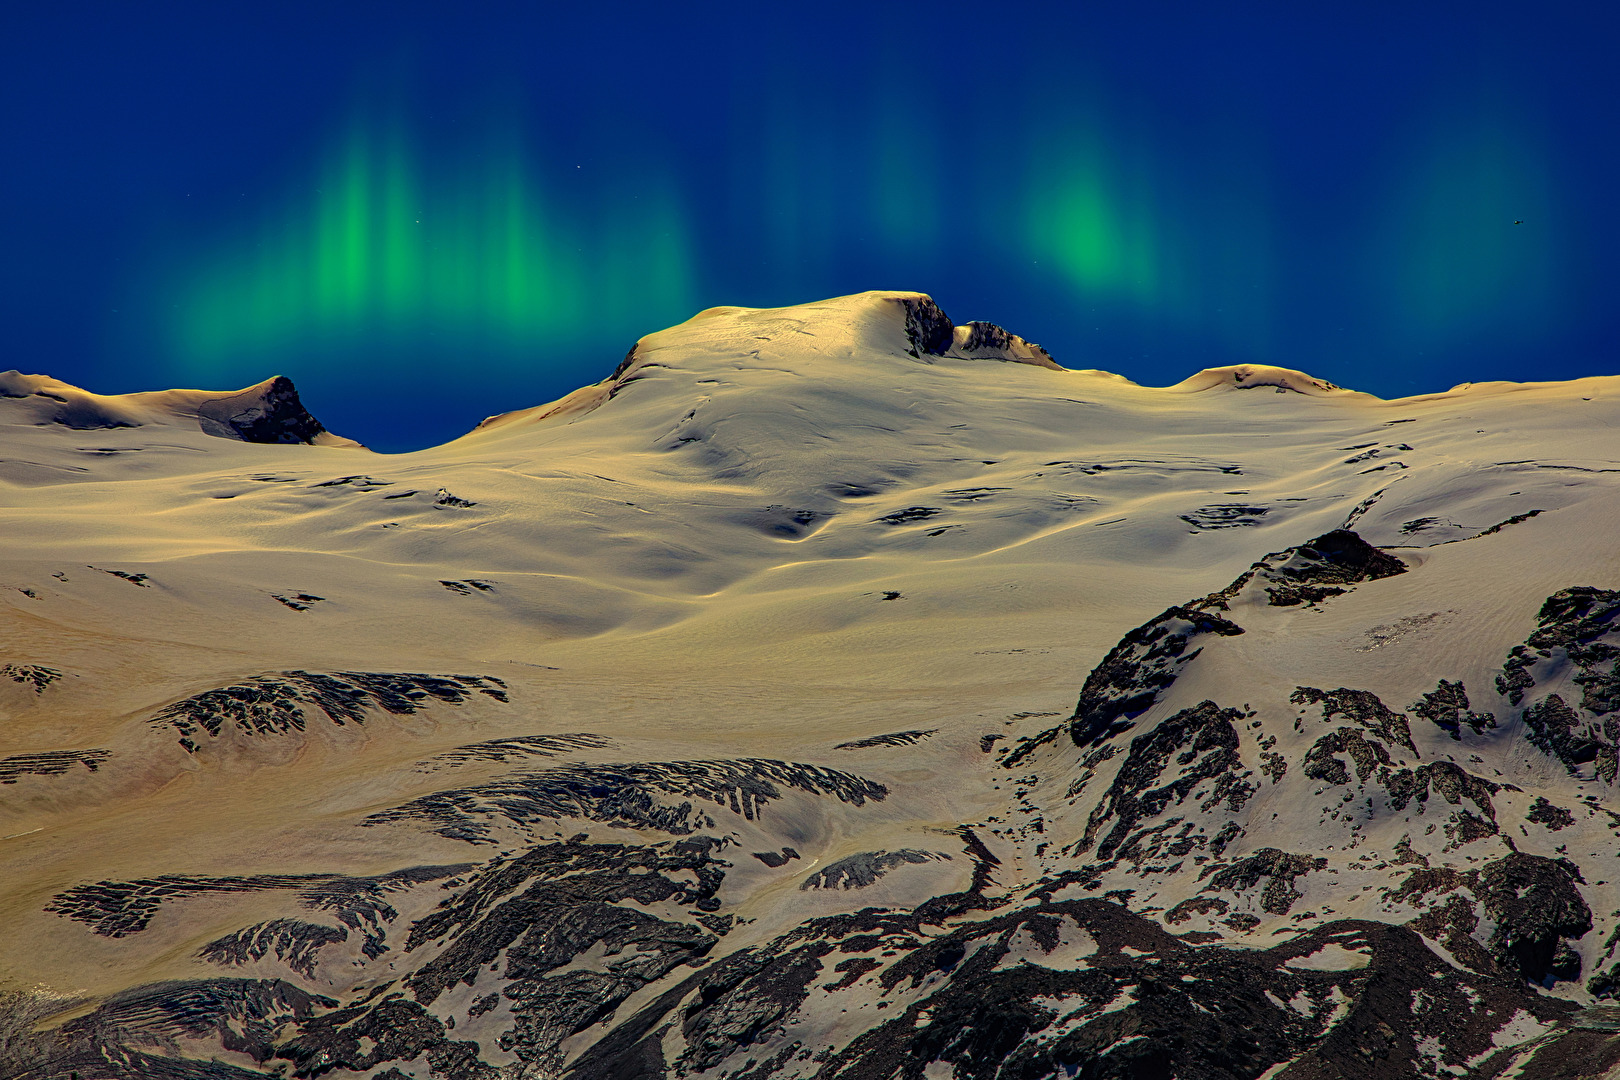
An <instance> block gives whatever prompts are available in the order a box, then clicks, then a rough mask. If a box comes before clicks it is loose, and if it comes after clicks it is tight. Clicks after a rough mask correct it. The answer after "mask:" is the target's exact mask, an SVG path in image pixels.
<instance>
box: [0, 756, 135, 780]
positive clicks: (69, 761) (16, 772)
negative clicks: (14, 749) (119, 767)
mask: <svg viewBox="0 0 1620 1080" xmlns="http://www.w3.org/2000/svg"><path fill="white" fill-rule="evenodd" d="M110 757H112V751H111V750H47V751H45V752H44V753H41V754H13V755H12V756H11V757H6V758H0V784H15V783H16V782H17V779H18V778H19V777H22V776H60V775H61V774H62V773H65V772H67V771H68V770H69V769H71V768H73V766H75V765H83V766H84V767H85V768H86V769H89V770H90V771H91V772H95V771H96V770H97V769H99V768H101V766H102V765H103V764H104V763H105V762H106V761H107V759H108V758H110Z"/></svg>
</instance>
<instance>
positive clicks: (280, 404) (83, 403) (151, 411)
mask: <svg viewBox="0 0 1620 1080" xmlns="http://www.w3.org/2000/svg"><path fill="white" fill-rule="evenodd" d="M0 401H6V402H7V403H8V405H9V409H8V411H9V412H11V414H12V415H13V416H18V417H20V418H21V419H22V420H23V422H24V423H28V424H32V425H40V426H43V425H47V424H56V425H60V426H62V427H66V428H70V429H72V430H75V431H90V430H97V429H105V428H132V427H144V426H146V425H148V424H155V425H167V424H185V423H187V422H194V423H196V425H197V427H198V428H199V429H200V430H201V431H202V432H203V433H204V434H207V435H213V436H215V437H216V438H221V439H234V440H236V441H238V442H251V443H305V444H316V443H318V444H320V445H323V446H358V445H359V443H356V442H355V441H354V440H352V439H345V438H343V437H342V436H340V435H334V434H332V433H331V432H330V431H327V430H326V426H325V425H324V424H322V423H321V422H320V421H319V420H317V419H316V418H315V417H314V416H313V415H311V414H310V412H309V410H308V409H306V408H304V405H303V402H302V401H300V400H299V398H298V389H297V387H295V386H294V385H293V381H292V380H291V379H289V378H287V377H286V376H285V375H274V376H272V377H270V378H268V379H266V380H264V381H263V382H261V383H256V384H255V385H253V386H249V387H245V388H243V389H241V390H226V391H218V390H157V391H148V392H143V393H135V394H93V393H91V392H90V391H88V390H83V389H81V388H79V387H77V386H73V385H72V384H70V383H65V382H61V381H60V380H57V379H53V378H50V377H49V376H47V375H25V374H23V373H22V372H20V371H15V370H13V371H5V372H0Z"/></svg>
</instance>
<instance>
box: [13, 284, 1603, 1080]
mask: <svg viewBox="0 0 1620 1080" xmlns="http://www.w3.org/2000/svg"><path fill="white" fill-rule="evenodd" d="M0 395H3V396H0V490H3V492H4V497H5V498H4V501H5V510H4V511H3V514H4V517H3V522H4V524H3V533H0V535H3V536H4V542H3V546H0V559H3V561H0V597H3V598H4V607H3V609H0V611H3V614H0V633H3V635H4V637H3V646H0V675H3V676H4V678H0V785H3V786H0V859H3V865H4V866H5V868H6V871H7V872H6V873H5V874H3V875H0V909H3V910H4V912H5V914H6V918H5V919H4V920H3V921H0V958H3V959H0V972H3V973H4V980H5V981H4V985H0V995H3V997H0V1003H3V1005H4V1016H3V1017H0V1075H3V1076H7V1077H13V1076H15V1077H30V1078H34V1077H38V1078H47V1077H50V1078H55V1077H65V1076H68V1075H69V1074H71V1073H78V1074H79V1075H80V1076H81V1077H84V1078H86V1080H89V1078H92V1077H108V1078H111V1077H147V1076H159V1077H175V1078H225V1077H250V1076H264V1075H291V1076H315V1075H332V1076H368V1077H372V1078H374V1080H384V1078H387V1080H399V1078H401V1077H419V1078H427V1077H454V1078H461V1077H469V1078H479V1080H484V1078H498V1077H499V1078H516V1077H525V1078H534V1077H556V1076H569V1077H575V1078H579V1080H585V1078H604V1080H605V1078H620V1077H654V1076H706V1077H722V1076H724V1077H730V1078H735V1080H742V1078H744V1077H749V1078H756V1080H759V1078H764V1077H768V1076H769V1077H775V1076H782V1077H827V1078H832V1077H839V1078H880V1077H881V1078H888V1077H894V1076H899V1077H905V1078H907V1080H916V1078H927V1080H936V1078H941V1077H956V1078H962V1080H966V1078H972V1080H990V1078H996V1080H1002V1078H1005V1080H1011V1078H1014V1077H1018V1078H1035V1077H1077V1076H1078V1077H1087V1078H1092V1077H1098V1078H1100V1077H1142V1078H1149V1077H1167V1076H1177V1077H1183V1078H1191V1077H1259V1076H1267V1077H1273V1078H1276V1077H1286V1078H1289V1080H1302V1078H1316V1077H1340V1076H1342V1077H1367V1076H1373V1077H1407V1076H1436V1077H1438V1076H1479V1077H1494V1076H1508V1075H1513V1076H1522V1077H1565V1076H1594V1077H1595V1076H1602V1075H1604V1074H1605V1072H1606V1071H1607V1070H1609V1069H1611V1068H1613V1067H1614V1066H1615V1065H1616V1064H1620V1010H1616V1009H1614V1008H1612V1007H1611V1006H1610V1005H1609V1004H1608V1002H1609V1001H1610V1000H1611V997H1612V995H1613V994H1614V993H1615V992H1616V991H1615V988H1616V986H1617V984H1620V945H1617V942H1620V921H1617V920H1620V911H1617V910H1616V909H1620V887H1617V884H1616V883H1620V849H1617V847H1616V844H1615V838H1616V836H1617V835H1620V804H1617V803H1616V800H1615V799H1614V797H1613V793H1614V784H1615V781H1616V769H1617V757H1616V755H1617V750H1616V746H1617V743H1620V737H1617V736H1620V675H1617V674H1616V671H1615V662H1616V659H1617V658H1620V624H1617V623H1616V614H1617V613H1620V558H1617V557H1616V555H1615V554H1614V552H1615V547H1614V543H1613V539H1612V538H1613V537H1614V536H1615V535H1616V533H1617V526H1620V503H1617V502H1616V499H1615V497H1614V496H1615V491H1614V488H1615V484H1616V481H1617V480H1620V445H1617V443H1616V436H1615V434H1614V431H1615V422H1616V420H1617V419H1620V379H1617V378H1595V379H1585V380H1580V381H1577V382H1570V383H1557V384H1474V385H1469V386H1464V387H1459V388H1456V389H1454V390H1452V391H1450V392H1448V393H1444V394H1435V395H1429V396H1425V397H1418V398H1407V399H1402V400H1399V401H1382V400H1379V399H1377V398H1374V397H1371V396H1369V395H1366V394H1361V393H1356V392H1353V391H1350V390H1345V389H1341V388H1339V387H1335V386H1332V385H1331V384H1328V383H1325V382H1322V381H1321V380H1318V379H1314V378H1312V377H1310V376H1309V375H1306V374H1304V373H1303V372H1301V371H1294V370H1287V369H1282V368H1270V367H1261V366H1244V367H1236V368H1222V369H1212V370H1207V371H1203V372H1200V373H1198V374H1196V375H1194V376H1192V377H1191V378H1189V379H1187V380H1186V381H1184V382H1182V383H1179V384H1177V385H1175V386H1171V387H1166V388H1150V387H1142V386H1137V385H1135V384H1133V383H1131V382H1129V381H1127V380H1125V379H1122V378H1120V377H1118V376H1115V375H1110V374H1108V373H1106V372H1100V371H1089V370H1087V371H1080V370H1066V369H1064V368H1062V367H1060V366H1059V365H1058V364H1057V363H1055V362H1054V361H1053V359H1052V358H1051V357H1050V356H1048V355H1047V354H1046V353H1045V351H1044V350H1042V349H1041V348H1040V347H1039V346H1037V345H1033V344H1031V343H1029V342H1026V341H1024V340H1023V339H1021V338H1018V337H1017V336H1016V335H1012V334H1009V333H1007V332H1006V331H1004V330H1002V329H1001V328H1000V327H997V326H994V325H992V324H989V323H969V324H966V325H963V326H955V325H953V324H952V323H951V322H950V320H949V319H947V318H946V317H945V315H944V314H943V313H942V312H941V311H940V310H939V308H938V307H937V306H936V305H935V304H934V303H933V302H932V301H931V300H930V299H929V298H927V297H926V296H923V295H921V294H916V293H864V294H861V295H858V296H852V297H843V298H839V299H836V300H829V301H825V302H822V303H817V304H806V305H802V306H798V307H791V308H781V309H772V310H753V309H743V308H716V309H711V310H709V311H706V312H703V313H701V314H699V315H698V316H696V317H694V318H693V319H691V320H689V321H688V322H686V323H683V324H681V325H680V326H677V327H673V328H671V329H669V330H665V331H662V332H660V333H657V334H652V335H649V336H648V337H645V338H643V339H642V340H641V341H639V342H638V343H637V344H636V346H635V348H634V349H632V350H631V352H630V353H629V355H628V356H626V358H625V360H624V362H623V363H622V364H621V365H620V366H619V368H618V370H616V371H615V372H614V373H613V374H612V375H611V376H610V377H609V378H607V379H605V380H603V381H602V382H601V383H598V384H596V385H594V386H590V387H585V388H583V389H581V390H578V391H576V392H575V393H573V394H571V395H569V396H568V397H565V398H563V399H562V400H560V401H557V402H553V403H552V404H550V405H546V406H542V407H539V408H535V409H528V410H523V411H519V412H514V413H507V414H504V415H501V416H496V417H492V418H490V419H489V420H487V421H485V423H484V424H482V425H480V427H479V428H478V429H477V430H475V431H473V432H471V433H469V434H468V435H466V436H464V437H463V438H461V439H458V440H456V441H454V442H452V443H449V444H447V445H445V446H441V447H436V448H434V449H431V450H424V451H420V452H417V453H412V454H402V455H379V454H374V453H372V452H371V451H369V450H366V449H365V448H363V447H360V446H358V445H356V444H354V443H351V442H349V441H348V440H343V439H339V438H338V437H336V436H333V435H332V434H331V433H329V432H326V431H325V429H324V428H323V427H322V426H321V425H320V423H319V422H318V421H316V420H315V419H314V417H312V416H310V415H309V413H308V412H307V411H305V410H304V408H303V406H302V405H301V404H300V403H299V402H298V399H297V395H296V392H295V391H294V390H293V388H292V386H291V384H290V383H289V382H287V380H285V379H273V380H270V381H268V382H266V383H262V384H260V385H258V386H256V387H252V388H249V389H247V390H244V391H240V392H236V393H232V394H219V393H206V392H202V391H166V392H163V393H157V394H137V395H128V396H124V397H104V396H98V395H94V394H89V393H86V392H85V391H82V390H78V389H77V388H73V387H69V386H66V385H65V384H62V383H58V382H55V381H54V380H50V379H47V378H44V377H42V376H32V375H20V374H18V373H15V372H12V373H7V374H5V375H0Z"/></svg>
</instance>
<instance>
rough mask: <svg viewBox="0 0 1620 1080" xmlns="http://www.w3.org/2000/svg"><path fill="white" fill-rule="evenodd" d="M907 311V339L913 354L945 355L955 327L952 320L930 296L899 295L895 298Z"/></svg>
mask: <svg viewBox="0 0 1620 1080" xmlns="http://www.w3.org/2000/svg"><path fill="white" fill-rule="evenodd" d="M894 302H895V303H897V304H899V305H900V306H901V308H903V309H904V310H905V313H906V340H907V341H909V342H910V343H911V348H910V349H909V350H908V351H909V352H910V353H911V355H912V356H920V355H931V356H944V355H945V352H946V351H947V350H948V349H949V348H950V347H951V335H952V332H953V331H954V329H955V327H953V326H952V325H951V320H950V319H949V318H947V317H946V315H945V313H944V312H943V311H941V310H940V309H939V305H938V304H936V303H934V301H933V298H931V297H928V296H899V297H895V298H894Z"/></svg>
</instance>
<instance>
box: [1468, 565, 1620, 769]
mask: <svg viewBox="0 0 1620 1080" xmlns="http://www.w3.org/2000/svg"><path fill="white" fill-rule="evenodd" d="M1617 616H1620V592H1613V591H1608V590H1604V589H1594V588H1591V587H1589V586H1584V585H1583V586H1577V587H1574V588H1569V589H1563V590H1561V591H1559V592H1556V593H1554V594H1553V595H1552V596H1549V597H1548V598H1547V601H1546V603H1544V604H1542V606H1541V610H1540V611H1539V612H1538V613H1537V615H1536V629H1535V630H1534V631H1533V632H1532V633H1531V634H1530V636H1529V637H1528V638H1526V639H1525V643H1524V644H1523V645H1516V646H1514V647H1513V648H1512V649H1511V650H1509V653H1508V658H1507V661H1506V662H1505V663H1504V664H1503V665H1502V673H1501V674H1500V675H1498V676H1497V677H1496V689H1497V691H1498V692H1499V693H1501V694H1502V696H1503V697H1505V698H1507V699H1508V702H1509V703H1510V704H1513V705H1519V704H1522V703H1523V702H1524V700H1525V698H1526V696H1527V695H1528V694H1529V692H1530V691H1531V690H1532V689H1533V688H1536V687H1538V686H1539V685H1540V684H1542V683H1544V682H1553V683H1555V684H1557V683H1560V682H1561V681H1562V680H1563V679H1565V678H1566V677H1567V678H1568V681H1569V682H1570V683H1573V684H1574V688H1575V689H1578V690H1579V691H1580V694H1581V699H1580V704H1579V706H1578V708H1577V707H1574V706H1571V705H1570V704H1569V703H1568V700H1567V699H1566V698H1565V696H1564V694H1563V693H1546V694H1544V695H1541V696H1540V697H1538V698H1537V699H1536V700H1533V701H1532V702H1531V703H1530V704H1529V705H1527V706H1526V707H1525V708H1524V711H1523V713H1522V714H1521V715H1522V717H1523V719H1524V723H1525V726H1526V727H1527V728H1529V729H1530V742H1531V743H1532V744H1533V745H1534V746H1536V747H1537V748H1538V749H1540V750H1541V751H1542V752H1543V753H1546V754H1548V755H1550V756H1552V757H1555V758H1557V759H1558V760H1559V761H1561V762H1563V763H1564V766H1565V768H1567V769H1568V770H1569V771H1570V773H1571V774H1572V775H1578V774H1579V770H1580V768H1581V767H1582V766H1587V765H1590V766H1591V768H1592V772H1593V774H1594V775H1595V776H1597V777H1598V778H1600V779H1602V780H1604V781H1605V782H1607V783H1611V784H1612V783H1614V782H1615V780H1616V778H1617V773H1620V750H1617V744H1620V717H1614V716H1610V714H1611V713H1614V712H1616V711H1617V710H1620V674H1617V673H1616V660H1617V659H1620V625H1617V624H1616V618H1617ZM1570 669H1573V671H1574V675H1573V676H1567V672H1568V671H1569V670H1570ZM1605 717H1606V718H1607V719H1599V718H1605Z"/></svg>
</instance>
